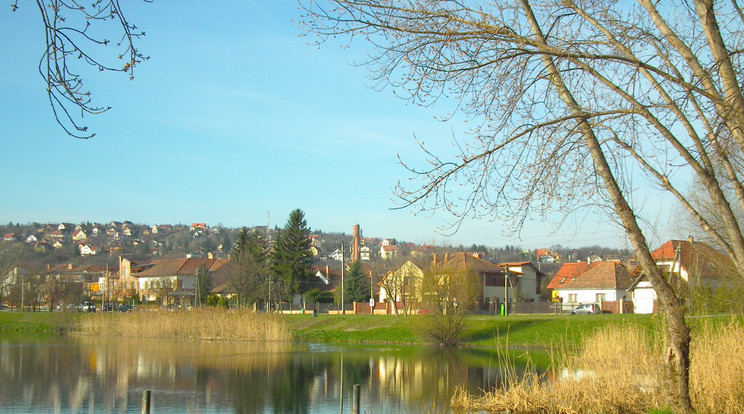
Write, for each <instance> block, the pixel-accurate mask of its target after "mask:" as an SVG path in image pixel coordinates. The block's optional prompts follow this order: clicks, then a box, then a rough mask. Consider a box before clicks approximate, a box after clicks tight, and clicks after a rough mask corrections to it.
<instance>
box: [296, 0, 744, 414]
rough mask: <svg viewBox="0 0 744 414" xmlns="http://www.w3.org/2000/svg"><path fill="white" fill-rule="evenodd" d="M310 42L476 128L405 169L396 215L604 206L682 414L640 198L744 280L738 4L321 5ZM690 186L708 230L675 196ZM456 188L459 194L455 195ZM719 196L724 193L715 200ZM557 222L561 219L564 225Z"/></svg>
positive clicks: (680, 362) (508, 216)
mask: <svg viewBox="0 0 744 414" xmlns="http://www.w3.org/2000/svg"><path fill="white" fill-rule="evenodd" d="M305 9H306V11H307V15H306V16H305V19H304V25H305V28H306V29H307V31H308V32H311V33H315V34H317V35H319V41H320V42H323V41H325V40H327V39H328V38H331V37H337V36H348V37H351V38H353V37H360V38H363V39H365V40H366V41H368V42H369V43H371V44H372V45H373V46H374V47H375V49H374V50H375V51H374V52H373V54H372V55H371V57H370V59H369V61H367V62H365V63H367V64H369V65H370V67H371V68H372V72H371V74H372V79H373V80H375V81H377V82H378V86H381V87H382V86H388V85H389V86H392V87H393V88H394V89H395V92H396V94H397V95H399V96H402V97H403V98H406V99H409V100H411V101H413V102H415V103H417V104H422V105H430V104H432V103H433V102H435V101H437V100H441V99H446V100H448V101H455V102H456V103H457V105H458V106H457V108H458V109H459V110H461V111H464V112H465V113H466V114H468V115H470V116H471V117H472V118H473V119H474V120H478V121H480V124H479V126H477V127H475V128H474V129H473V131H471V134H470V135H469V138H468V139H467V141H465V142H461V141H458V142H457V145H456V150H457V152H455V153H454V154H453V155H451V156H444V155H441V154H434V153H432V152H430V151H427V150H426V148H425V147H424V146H423V144H422V145H421V147H422V149H424V151H427V154H428V156H429V164H428V165H427V166H425V167H423V168H421V167H417V166H413V165H407V164H404V165H406V166H407V167H408V169H409V171H410V172H411V173H412V178H413V180H414V181H413V183H412V184H410V185H400V186H399V187H398V196H399V197H400V199H401V201H402V203H403V204H402V206H403V207H414V208H418V209H420V210H421V211H432V210H444V211H448V212H450V213H452V214H453V216H454V217H455V218H456V220H455V229H456V225H457V224H458V223H459V222H460V220H462V219H465V218H469V217H477V216H481V217H482V216H485V217H490V218H493V219H504V220H508V221H509V222H510V223H512V225H513V227H512V229H513V230H518V229H520V228H521V225H522V224H523V223H524V221H525V220H526V219H527V218H528V217H531V216H533V215H535V214H537V215H538V216H542V217H548V216H549V214H551V213H552V212H560V213H564V214H568V213H571V212H574V211H577V210H580V209H582V208H585V207H588V206H596V207H600V208H602V209H604V211H606V212H607V213H610V214H609V215H610V216H611V217H613V219H614V220H616V221H617V222H618V223H619V224H620V225H621V226H622V227H623V229H624V230H625V232H626V234H627V235H628V238H629V240H630V242H631V243H632V245H633V248H634V250H635V254H636V258H637V260H638V262H639V264H640V266H641V268H642V270H643V272H644V273H645V274H646V275H647V276H648V278H649V280H650V281H651V282H652V283H653V285H654V288H655V290H656V292H657V296H658V297H659V301H660V303H661V308H662V312H663V313H664V315H665V317H666V321H667V323H666V336H667V344H668V346H667V348H666V351H665V352H666V354H665V356H666V358H665V361H666V364H665V366H666V368H667V379H668V380H669V383H670V387H669V391H670V392H669V395H670V403H671V405H672V407H673V409H674V410H675V411H677V412H691V411H692V405H691V402H690V398H689V375H688V367H689V340H690V339H689V329H688V327H687V325H686V324H685V321H684V309H683V306H682V304H681V302H680V301H679V300H678V298H677V297H676V295H675V292H674V290H673V288H672V286H670V285H669V283H667V281H666V280H665V279H664V278H663V275H662V274H661V273H660V271H659V269H658V268H657V266H656V264H655V262H654V260H653V258H652V257H651V253H650V249H649V246H648V243H647V241H646V235H645V234H644V232H643V231H642V224H643V222H644V214H645V213H647V210H646V209H644V208H643V205H642V204H640V203H639V200H640V199H642V198H643V196H642V195H641V191H640V190H639V188H643V189H644V191H648V192H652V191H654V190H660V191H663V192H666V193H667V194H669V195H671V198H673V199H674V200H676V201H677V203H678V204H679V205H681V206H682V207H683V208H684V209H685V211H686V212H687V213H688V214H689V215H690V216H691V217H693V218H694V219H695V221H696V223H697V224H698V226H699V227H700V228H701V229H703V230H704V231H706V232H707V233H708V234H709V235H710V237H711V238H712V239H713V240H715V242H716V245H717V246H718V247H719V248H720V249H722V250H723V251H725V252H726V253H727V254H728V255H729V256H730V257H731V258H732V260H733V262H734V263H735V264H736V267H737V270H738V273H739V274H740V275H741V276H742V277H744V236H743V235H742V226H741V224H742V223H741V222H740V221H739V220H738V219H737V216H736V214H735V211H737V210H739V209H744V186H743V185H742V182H741V179H742V177H741V176H742V169H743V168H742V167H743V165H744V164H743V163H742V153H743V152H744V128H743V127H744V116H742V115H743V114H744V94H742V91H741V88H740V86H739V85H740V84H741V79H740V77H741V72H742V69H744V68H743V66H744V65H743V64H742V63H743V62H742V54H741V53H740V52H739V51H740V50H742V43H743V42H744V38H743V37H742V33H743V32H744V31H742V22H744V13H742V11H741V8H740V5H739V4H738V1H737V0H732V1H731V2H716V3H715V4H714V2H713V1H712V0H689V1H683V2H678V4H674V5H672V4H669V3H661V2H652V1H651V0H638V2H637V4H633V3H630V2H616V1H610V0H599V1H584V0H580V1H579V0H553V1H550V0H548V1H541V2H534V4H533V2H532V1H530V0H521V1H520V2H518V3H513V2H505V1H495V2H487V1H478V0H473V1H454V0H453V1H437V2H433V1H427V0H361V1H351V0H348V1H347V0H336V1H326V2H313V3H311V4H309V5H306V6H305ZM691 177H695V178H696V179H698V180H699V181H700V183H701V185H702V186H703V188H704V190H705V192H706V196H707V197H709V198H710V200H711V203H712V205H713V206H715V208H716V210H717V211H718V212H719V213H720V218H721V226H720V227H713V226H711V224H710V223H709V222H708V221H707V220H706V218H705V216H704V215H703V214H701V212H700V211H698V209H696V206H695V204H694V203H692V202H691V200H690V199H688V198H687V197H686V196H685V194H684V193H683V192H682V191H680V186H682V185H684V183H685V181H686V180H688V179H689V178H691ZM460 188H465V190H464V191H462V190H460ZM726 188H730V189H731V192H729V193H727V192H726V191H725V189H726ZM564 217H565V216H564Z"/></svg>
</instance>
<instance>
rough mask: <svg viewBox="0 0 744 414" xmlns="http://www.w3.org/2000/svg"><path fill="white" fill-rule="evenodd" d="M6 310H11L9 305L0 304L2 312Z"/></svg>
mask: <svg viewBox="0 0 744 414" xmlns="http://www.w3.org/2000/svg"><path fill="white" fill-rule="evenodd" d="M6 309H9V308H8V305H3V304H0V311H4V310H6Z"/></svg>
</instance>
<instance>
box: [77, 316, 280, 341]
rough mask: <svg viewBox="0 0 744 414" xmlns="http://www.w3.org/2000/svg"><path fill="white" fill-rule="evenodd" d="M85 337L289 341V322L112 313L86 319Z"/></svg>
mask: <svg viewBox="0 0 744 414" xmlns="http://www.w3.org/2000/svg"><path fill="white" fill-rule="evenodd" d="M77 333H79V334H83V335H106V336H122V337H133V338H167V339H190V340H213V341H290V340H292V334H291V332H290V330H289V327H288V326H287V324H286V322H285V321H284V320H283V319H282V318H280V317H278V316H276V315H270V314H263V313H256V312H253V311H250V310H235V309H229V310H225V309H219V308H215V309H192V310H190V311H174V312H171V311H163V310H159V311H140V312H126V313H118V312H110V313H97V314H91V315H86V316H85V317H84V318H83V319H82V320H81V322H80V325H79V329H78V331H77Z"/></svg>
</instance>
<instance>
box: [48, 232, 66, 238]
mask: <svg viewBox="0 0 744 414" xmlns="http://www.w3.org/2000/svg"><path fill="white" fill-rule="evenodd" d="M48 237H49V238H50V239H52V240H63V239H64V238H65V235H64V234H62V232H61V231H59V230H55V231H53V232H51V233H49V234H48Z"/></svg>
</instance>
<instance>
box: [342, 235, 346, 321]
mask: <svg viewBox="0 0 744 414" xmlns="http://www.w3.org/2000/svg"><path fill="white" fill-rule="evenodd" d="M344 293H345V292H344V242H341V313H342V314H343V315H346V306H344V305H345V302H344Z"/></svg>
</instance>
